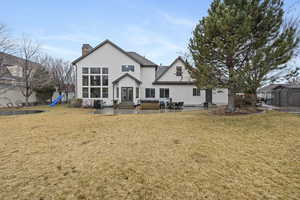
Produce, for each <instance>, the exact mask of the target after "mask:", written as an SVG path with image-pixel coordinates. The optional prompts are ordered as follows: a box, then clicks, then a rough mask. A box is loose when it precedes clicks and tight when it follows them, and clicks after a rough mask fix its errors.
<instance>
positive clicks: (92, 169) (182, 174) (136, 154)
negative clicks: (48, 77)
mask: <svg viewBox="0 0 300 200" xmlns="http://www.w3.org/2000/svg"><path fill="white" fill-rule="evenodd" d="M44 109H49V108H47V107H44ZM49 110H50V112H46V113H42V114H33V115H22V116H6V117H4V116H0V199H1V200H6V199H8V200H11V199H18V200H19V199H21V200H23V199H27V200H48V199H53V200H62V199H72V200H73V199H81V200H83V199H90V200H95V199H124V200H127V199H128V200H129V199H178V200H183V199H193V200H194V199H222V200H223V199H224V200H226V199H228V200H229V199H230V200H231V199H283V200H287V199H295V200H296V199H300V116H297V115H292V114H285V113H279V112H268V113H266V114H259V115H247V116H246V115H244V116H231V117H226V116H216V115H211V114H208V113H207V112H205V111H195V112H186V113H165V114H145V115H143V114H140V115H118V116H101V115H93V114H91V113H90V112H91V111H90V110H84V109H72V108H63V107H56V108H51V109H49Z"/></svg>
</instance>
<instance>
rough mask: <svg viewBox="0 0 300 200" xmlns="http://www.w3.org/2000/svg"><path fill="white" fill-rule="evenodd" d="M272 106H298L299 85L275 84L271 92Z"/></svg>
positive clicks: (299, 98) (299, 101)
mask: <svg viewBox="0 0 300 200" xmlns="http://www.w3.org/2000/svg"><path fill="white" fill-rule="evenodd" d="M272 105H274V106H285V107H286V106H296V107H297V106H300V85H299V84H288V85H281V86H277V87H276V88H274V89H273V92H272Z"/></svg>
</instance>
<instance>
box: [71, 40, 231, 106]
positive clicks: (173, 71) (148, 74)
mask: <svg viewBox="0 0 300 200" xmlns="http://www.w3.org/2000/svg"><path fill="white" fill-rule="evenodd" d="M72 64H73V66H74V67H75V69H76V97H77V98H80V99H83V102H85V103H89V102H93V100H102V101H103V102H104V103H105V105H107V106H111V105H113V102H114V101H115V102H116V101H117V102H118V103H122V102H126V103H132V104H134V105H138V104H139V103H140V102H141V101H142V100H159V101H165V100H169V99H170V98H171V99H172V101H173V102H184V105H185V106H197V105H201V104H203V103H204V102H205V90H201V89H198V88H197V87H196V86H195V85H194V81H193V79H192V78H191V76H190V74H189V72H188V70H187V69H186V65H185V62H184V60H183V59H182V58H181V57H178V58H176V59H175V60H174V61H173V62H172V63H171V64H170V65H169V66H160V65H157V64H155V63H153V62H152V61H150V60H149V59H147V58H145V57H144V56H141V55H139V54H138V53H136V52H128V51H125V50H123V49H122V48H120V47H119V46H117V45H116V44H114V43H113V42H111V41H109V40H105V41H103V42H102V43H100V44H99V45H97V46H96V47H95V48H92V47H91V46H90V45H89V44H84V45H83V46H82V56H81V57H79V58H77V59H76V60H74V61H73V62H72ZM213 103H216V104H227V90H226V89H219V90H214V91H213Z"/></svg>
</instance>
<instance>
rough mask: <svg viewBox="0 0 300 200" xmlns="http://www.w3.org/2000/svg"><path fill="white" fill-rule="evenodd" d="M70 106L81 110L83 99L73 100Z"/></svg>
mask: <svg viewBox="0 0 300 200" xmlns="http://www.w3.org/2000/svg"><path fill="white" fill-rule="evenodd" d="M69 106H70V107H72V108H81V106H82V99H72V100H71V101H70V104H69Z"/></svg>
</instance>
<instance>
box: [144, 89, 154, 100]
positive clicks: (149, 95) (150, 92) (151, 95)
mask: <svg viewBox="0 0 300 200" xmlns="http://www.w3.org/2000/svg"><path fill="white" fill-rule="evenodd" d="M145 97H146V98H155V88H146V89H145Z"/></svg>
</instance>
